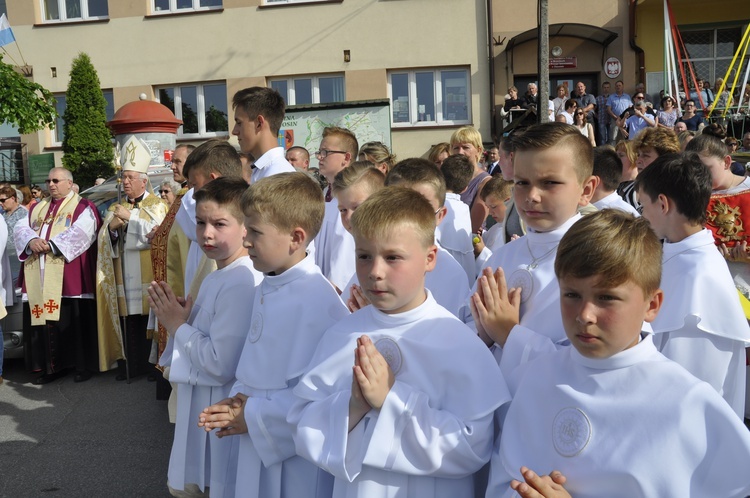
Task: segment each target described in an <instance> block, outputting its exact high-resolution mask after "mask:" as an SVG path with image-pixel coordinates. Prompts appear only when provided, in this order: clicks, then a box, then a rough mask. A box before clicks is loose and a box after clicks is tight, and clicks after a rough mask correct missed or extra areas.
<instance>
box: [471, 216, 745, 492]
mask: <svg viewBox="0 0 750 498" xmlns="http://www.w3.org/2000/svg"><path fill="white" fill-rule="evenodd" d="M714 250H715V249H714ZM555 274H556V276H557V278H558V279H559V282H560V297H559V299H560V300H559V303H560V307H561V310H562V320H563V324H564V326H565V332H566V334H567V337H568V339H569V340H570V342H571V343H572V346H573V347H566V348H563V349H561V350H559V351H555V352H553V353H551V354H548V355H544V356H543V357H539V358H537V359H536V360H533V361H531V362H529V363H527V364H526V365H525V366H524V369H525V373H526V374H525V375H523V376H522V377H521V382H520V384H519V385H518V389H517V390H516V391H515V393H514V396H513V401H512V403H511V405H510V408H509V409H508V413H507V415H506V417H505V422H504V425H503V433H502V436H501V437H500V440H499V444H498V445H497V448H496V450H495V452H494V453H493V455H492V463H491V470H490V484H489V487H488V489H487V494H486V496H487V498H490V497H492V498H497V497H511V496H517V495H516V492H517V493H518V494H519V495H520V496H522V497H524V498H525V497H539V496H544V497H547V498H551V497H558V496H559V497H563V496H565V497H570V496H575V497H576V498H593V497H601V496H606V497H608V498H638V497H644V498H645V497H654V496H658V497H660V498H682V497H685V496H695V497H697V496H721V497H745V496H747V495H748V494H750V479H748V473H747V462H748V461H750V432H748V430H747V428H746V427H745V426H744V425H743V424H742V422H741V421H740V420H738V419H737V417H736V415H735V414H734V413H733V412H732V409H731V408H730V407H729V405H727V403H726V402H725V401H724V400H723V399H721V396H719V395H718V394H717V393H716V391H714V390H713V389H712V388H711V386H709V385H708V384H706V383H705V382H701V381H700V380H698V379H696V378H695V377H693V376H692V375H690V374H689V373H688V372H687V371H686V370H685V369H684V368H682V367H681V366H680V365H678V364H677V363H675V362H673V361H671V360H668V359H667V358H665V357H664V356H663V355H662V354H661V353H659V352H658V351H657V350H656V347H655V346H654V343H653V340H652V337H653V336H652V335H650V334H647V333H643V332H641V330H642V326H643V322H644V321H646V322H652V321H653V320H654V318H656V317H657V314H659V313H660V311H659V309H660V307H661V304H662V300H663V299H666V296H664V294H663V293H662V291H661V290H660V289H659V279H660V277H661V244H660V242H659V240H658V238H657V237H656V235H655V234H654V233H653V232H652V231H651V230H650V228H649V226H648V222H647V221H646V220H645V219H643V218H633V217H632V215H629V214H626V213H623V212H621V211H619V210H615V209H607V210H604V211H601V212H599V213H595V214H591V215H587V216H585V217H584V218H583V219H581V220H580V221H578V222H577V223H576V224H575V225H573V227H571V228H570V230H568V232H567V233H566V234H565V236H563V238H562V241H561V242H560V246H559V248H558V251H557V258H556V260H555ZM662 311H663V310H662ZM547 474H549V475H547ZM540 476H544V477H540Z"/></svg>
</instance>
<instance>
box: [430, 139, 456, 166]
mask: <svg viewBox="0 0 750 498" xmlns="http://www.w3.org/2000/svg"><path fill="white" fill-rule="evenodd" d="M443 153H445V154H448V155H449V156H450V155H451V144H449V143H448V142H440V143H439V144H435V145H433V146H432V147H430V151H429V152H428V153H427V159H428V160H429V161H430V162H431V163H435V164H437V159H438V157H440V155H441V154H443Z"/></svg>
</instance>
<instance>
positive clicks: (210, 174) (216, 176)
mask: <svg viewBox="0 0 750 498" xmlns="http://www.w3.org/2000/svg"><path fill="white" fill-rule="evenodd" d="M208 176H209V177H211V180H216V179H217V178H219V177H220V176H221V175H220V174H219V173H214V172H211V173H209V174H208Z"/></svg>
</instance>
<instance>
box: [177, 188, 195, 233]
mask: <svg viewBox="0 0 750 498" xmlns="http://www.w3.org/2000/svg"><path fill="white" fill-rule="evenodd" d="M175 221H177V224H179V225H180V228H182V231H183V232H185V235H186V236H187V238H188V239H190V240H192V241H193V242H195V241H197V240H198V237H197V235H196V234H195V228H196V224H195V199H193V189H190V190H188V191H187V193H185V195H183V196H182V201H181V202H180V208H179V209H178V210H177V214H176V215H175Z"/></svg>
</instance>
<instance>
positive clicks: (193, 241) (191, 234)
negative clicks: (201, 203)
mask: <svg viewBox="0 0 750 498" xmlns="http://www.w3.org/2000/svg"><path fill="white" fill-rule="evenodd" d="M193 194H194V190H193V189H192V188H191V189H190V190H188V191H187V192H186V193H185V195H183V196H182V202H180V207H179V209H178V210H177V214H176V215H175V221H177V223H178V224H179V225H180V228H182V231H183V232H185V236H186V237H187V238H188V240H189V241H190V246H189V247H188V255H187V259H186V260H185V269H184V270H185V280H184V282H185V285H184V287H185V288H184V289H183V290H184V292H185V293H184V294H183V296H187V295H188V294H190V286H191V285H192V283H193V278H195V273H196V271H197V270H198V265H199V264H200V261H201V258H202V257H203V251H202V250H201V247H200V244H198V235H197V234H196V232H195V229H196V224H195V199H193Z"/></svg>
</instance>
